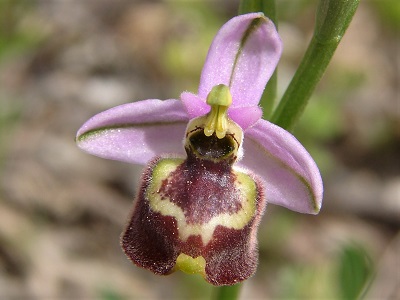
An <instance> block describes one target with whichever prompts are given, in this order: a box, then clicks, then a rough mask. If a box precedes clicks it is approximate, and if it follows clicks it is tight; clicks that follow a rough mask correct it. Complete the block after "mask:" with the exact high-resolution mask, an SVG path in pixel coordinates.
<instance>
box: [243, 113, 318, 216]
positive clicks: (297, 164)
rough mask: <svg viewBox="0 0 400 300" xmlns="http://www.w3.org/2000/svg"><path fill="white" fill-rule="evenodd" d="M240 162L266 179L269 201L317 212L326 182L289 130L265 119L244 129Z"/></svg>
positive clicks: (295, 209)
mask: <svg viewBox="0 0 400 300" xmlns="http://www.w3.org/2000/svg"><path fill="white" fill-rule="evenodd" d="M243 146H244V156H243V159H242V161H241V162H240V164H241V165H242V166H244V167H245V168H247V169H250V170H251V171H252V172H254V173H255V174H257V175H259V176H261V178H263V179H264V186H265V194H266V197H267V201H268V202H269V203H273V204H277V205H281V206H284V207H287V208H289V209H291V210H294V211H297V212H301V213H310V214H316V213H318V212H319V210H320V208H321V203H322V194H323V185H322V179H321V175H320V172H319V170H318V167H317V165H316V164H315V162H314V160H313V159H312V157H311V156H310V154H309V153H308V152H307V150H306V149H305V148H304V147H303V146H302V145H301V144H300V142H299V141H298V140H297V139H296V138H295V137H294V136H293V135H292V134H290V133H289V132H287V131H286V130H284V129H282V128H280V127H278V126H276V125H274V124H272V123H270V122H268V121H265V120H259V121H258V122H257V123H256V125H255V126H253V127H252V128H249V129H248V130H247V131H246V132H245V138H244V142H243Z"/></svg>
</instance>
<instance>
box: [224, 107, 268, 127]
mask: <svg viewBox="0 0 400 300" xmlns="http://www.w3.org/2000/svg"><path fill="white" fill-rule="evenodd" d="M228 114H229V117H230V118H231V119H232V120H233V121H235V122H236V123H237V124H238V125H239V126H240V127H241V128H242V129H243V130H246V129H247V128H249V127H251V126H253V125H254V124H255V123H256V122H257V121H258V120H260V118H261V116H262V109H261V108H260V107H258V106H247V107H232V108H230V109H229V110H228Z"/></svg>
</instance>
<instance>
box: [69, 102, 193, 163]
mask: <svg viewBox="0 0 400 300" xmlns="http://www.w3.org/2000/svg"><path fill="white" fill-rule="evenodd" d="M187 122H188V116H187V113H186V111H185V109H184V107H183V105H182V102H181V101H179V100H174V99H171V100H165V101H161V100H144V101H138V102H134V103H129V104H124V105H120V106H117V107H114V108H111V109H109V110H106V111H104V112H102V113H99V114H97V115H95V116H94V117H92V118H91V119H90V120H88V121H87V122H86V123H85V124H84V125H83V126H82V127H81V128H80V129H79V130H78V133H77V137H76V141H77V144H78V146H79V147H80V148H81V149H83V150H84V151H86V152H88V153H90V154H93V155H96V156H100V157H103V158H107V159H113V160H120V161H125V162H130V163H136V164H146V163H147V162H148V161H149V160H150V159H152V158H153V157H154V156H157V155H160V154H163V153H174V154H181V155H184V154H185V152H184V148H183V145H182V139H183V137H184V135H185V129H186V125H187Z"/></svg>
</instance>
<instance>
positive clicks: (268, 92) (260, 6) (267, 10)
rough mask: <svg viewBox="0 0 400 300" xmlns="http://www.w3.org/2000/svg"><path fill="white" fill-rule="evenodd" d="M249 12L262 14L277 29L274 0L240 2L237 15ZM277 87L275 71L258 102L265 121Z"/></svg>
mask: <svg viewBox="0 0 400 300" xmlns="http://www.w3.org/2000/svg"><path fill="white" fill-rule="evenodd" d="M250 12H262V13H264V15H265V16H266V17H268V18H269V19H270V20H271V21H272V22H274V24H275V26H276V27H278V20H277V17H276V5H275V0H242V1H241V2H240V5H239V14H246V13H250ZM277 85H278V76H277V71H276V70H275V72H274V74H272V76H271V78H270V80H269V81H268V84H267V86H266V87H265V90H264V93H263V95H262V97H261V100H260V106H261V107H262V108H263V118H264V119H267V118H268V117H270V116H271V113H272V109H273V107H274V101H275V98H276V92H277Z"/></svg>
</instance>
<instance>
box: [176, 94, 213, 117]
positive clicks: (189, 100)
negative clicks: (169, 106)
mask: <svg viewBox="0 0 400 300" xmlns="http://www.w3.org/2000/svg"><path fill="white" fill-rule="evenodd" d="M181 100H182V102H183V105H184V106H185V108H186V111H187V113H188V115H189V118H190V119H193V118H196V117H200V116H202V115H205V114H206V113H208V112H209V111H210V106H209V105H208V104H207V103H206V99H203V98H200V97H199V96H197V95H195V94H192V93H188V92H183V93H182V94H181Z"/></svg>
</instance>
